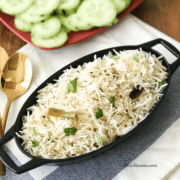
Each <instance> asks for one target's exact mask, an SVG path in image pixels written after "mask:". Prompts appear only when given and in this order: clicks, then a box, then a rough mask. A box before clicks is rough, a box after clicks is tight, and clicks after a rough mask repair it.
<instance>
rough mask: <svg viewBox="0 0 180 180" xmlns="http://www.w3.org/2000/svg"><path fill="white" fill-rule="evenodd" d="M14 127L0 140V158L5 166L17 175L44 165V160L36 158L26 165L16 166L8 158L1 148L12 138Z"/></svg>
mask: <svg viewBox="0 0 180 180" xmlns="http://www.w3.org/2000/svg"><path fill="white" fill-rule="evenodd" d="M14 129H15V128H14V126H12V127H11V128H10V129H9V130H8V131H7V132H6V133H5V134H4V136H3V137H2V138H1V139H0V158H1V159H2V161H3V162H4V164H5V165H7V166H8V167H9V168H10V169H11V170H12V171H14V172H15V173H17V174H21V173H24V172H26V171H29V170H31V169H34V168H36V167H39V166H41V165H44V164H46V160H45V159H39V158H36V157H32V158H31V160H30V161H28V162H27V163H25V164H23V165H21V166H17V165H16V164H15V163H14V161H13V160H12V159H11V158H10V157H9V155H8V154H7V153H6V152H5V151H4V149H3V148H2V146H3V145H4V144H6V143H7V142H8V141H10V140H11V139H12V138H14Z"/></svg>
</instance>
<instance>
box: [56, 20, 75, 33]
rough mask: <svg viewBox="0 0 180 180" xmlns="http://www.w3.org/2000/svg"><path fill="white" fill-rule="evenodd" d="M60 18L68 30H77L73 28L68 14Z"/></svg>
mask: <svg viewBox="0 0 180 180" xmlns="http://www.w3.org/2000/svg"><path fill="white" fill-rule="evenodd" d="M59 18H60V20H61V23H62V25H63V26H64V27H65V28H66V29H67V30H69V31H75V29H73V27H72V25H71V24H70V22H69V19H68V17H66V16H60V17H59Z"/></svg>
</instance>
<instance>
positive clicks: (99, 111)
mask: <svg viewBox="0 0 180 180" xmlns="http://www.w3.org/2000/svg"><path fill="white" fill-rule="evenodd" d="M101 117H103V111H102V109H101V108H97V111H96V119H99V118H101Z"/></svg>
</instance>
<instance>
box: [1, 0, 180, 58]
mask: <svg viewBox="0 0 180 180" xmlns="http://www.w3.org/2000/svg"><path fill="white" fill-rule="evenodd" d="M179 10H180V0H144V1H143V2H142V4H141V5H140V6H139V7H137V8H136V9H135V10H134V11H133V12H132V14H133V15H135V16H137V17H138V18H140V19H142V20H143V21H144V22H146V23H148V24H150V25H151V26H153V27H155V28H156V29H158V30H160V31H162V32H164V33H165V34H167V35H169V36H170V37H172V38H174V39H176V40H177V41H179V42H180V12H179ZM25 44H26V43H25V42H24V41H22V40H21V39H20V38H19V37H17V36H16V35H15V34H13V33H12V32H11V31H9V30H8V29H7V28H6V27H5V26H4V25H3V24H1V23H0V46H2V47H3V48H4V49H5V50H6V51H7V53H8V55H9V56H10V55H11V54H13V53H14V52H15V51H17V50H18V49H19V48H21V47H22V46H23V45H25Z"/></svg>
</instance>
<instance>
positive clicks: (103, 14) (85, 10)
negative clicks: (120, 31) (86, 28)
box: [77, 0, 117, 27]
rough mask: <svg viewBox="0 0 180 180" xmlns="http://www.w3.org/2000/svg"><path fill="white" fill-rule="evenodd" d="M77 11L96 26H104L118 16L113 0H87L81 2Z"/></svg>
mask: <svg viewBox="0 0 180 180" xmlns="http://www.w3.org/2000/svg"><path fill="white" fill-rule="evenodd" d="M77 13H78V14H79V15H80V16H82V17H83V18H84V20H86V21H87V22H89V23H90V24H92V25H94V26H98V27H100V26H104V25H106V24H108V23H111V22H112V21H113V20H114V18H115V17H116V14H117V11H116V7H115V4H114V3H113V2H112V1H111V0H86V1H83V2H82V3H81V5H80V6H79V8H78V10H77Z"/></svg>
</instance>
